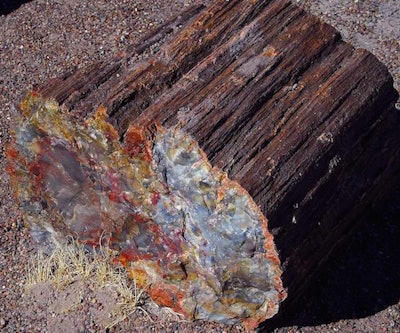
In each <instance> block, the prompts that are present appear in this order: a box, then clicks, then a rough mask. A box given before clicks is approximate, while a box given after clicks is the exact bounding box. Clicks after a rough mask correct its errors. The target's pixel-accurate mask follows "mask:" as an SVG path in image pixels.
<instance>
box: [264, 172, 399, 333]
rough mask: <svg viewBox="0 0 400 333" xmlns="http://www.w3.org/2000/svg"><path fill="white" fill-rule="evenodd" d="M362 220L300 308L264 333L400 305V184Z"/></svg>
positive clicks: (286, 313)
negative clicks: (399, 303)
mask: <svg viewBox="0 0 400 333" xmlns="http://www.w3.org/2000/svg"><path fill="white" fill-rule="evenodd" d="M360 222H361V223H360V226H359V227H358V228H357V229H356V231H355V232H354V234H353V235H351V236H350V237H349V239H348V241H347V242H346V245H345V246H344V247H343V248H342V251H341V252H340V253H337V254H336V255H334V256H333V257H332V258H330V259H329V260H328V262H326V263H325V264H324V266H323V268H322V271H321V273H320V274H319V275H318V276H317V277H316V278H315V279H314V280H313V281H312V283H310V287H308V288H307V290H306V291H305V292H304V294H303V296H302V299H301V300H299V301H298V303H297V305H296V306H295V308H294V309H292V308H291V309H285V310H284V311H283V312H284V313H282V314H280V315H278V316H276V317H275V318H273V319H271V320H269V321H267V322H266V323H265V327H264V328H263V329H262V330H261V332H270V331H272V330H273V329H275V328H279V327H287V326H300V327H301V326H314V325H320V324H327V323H331V322H336V321H338V320H340V319H356V318H363V317H367V316H370V315H373V314H375V313H377V312H379V311H381V310H383V309H385V308H387V307H388V306H390V305H393V304H396V303H398V302H399V299H400V180H399V182H398V184H397V185H396V186H395V188H394V189H393V190H391V191H390V193H389V194H388V195H386V196H385V198H384V199H383V200H382V201H381V202H380V204H379V205H378V206H377V207H375V208H371V211H370V212H368V214H367V215H366V216H365V217H364V218H363V219H362V220H361V221H360Z"/></svg>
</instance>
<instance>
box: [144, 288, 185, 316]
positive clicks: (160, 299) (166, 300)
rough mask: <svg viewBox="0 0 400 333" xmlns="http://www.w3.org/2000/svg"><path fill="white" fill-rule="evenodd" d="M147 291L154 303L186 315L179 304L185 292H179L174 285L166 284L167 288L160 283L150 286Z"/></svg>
mask: <svg viewBox="0 0 400 333" xmlns="http://www.w3.org/2000/svg"><path fill="white" fill-rule="evenodd" d="M148 293H149V295H150V297H151V298H152V299H153V300H154V301H155V302H156V303H158V304H160V305H162V306H167V307H169V308H171V309H172V310H174V311H175V312H178V313H182V314H184V315H186V314H185V311H184V310H183V309H182V306H181V303H182V300H183V298H184V297H185V294H184V293H183V292H180V291H179V290H178V288H176V287H175V286H171V287H170V286H168V288H165V286H162V285H156V286H151V288H150V289H149V290H148Z"/></svg>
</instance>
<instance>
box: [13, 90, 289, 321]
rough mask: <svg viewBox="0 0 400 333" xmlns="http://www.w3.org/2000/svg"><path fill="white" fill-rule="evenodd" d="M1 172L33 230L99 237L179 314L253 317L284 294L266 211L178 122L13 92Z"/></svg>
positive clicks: (42, 235) (39, 237) (49, 240)
mask: <svg viewBox="0 0 400 333" xmlns="http://www.w3.org/2000/svg"><path fill="white" fill-rule="evenodd" d="M20 113H21V114H20V115H19V119H18V124H17V126H16V127H15V130H14V135H13V137H14V139H13V142H12V143H11V144H10V146H9V147H8V150H7V157H8V161H9V170H8V171H9V173H10V175H11V180H12V182H13V185H14V187H15V192H16V195H17V197H18V199H19V200H20V203H21V206H22V207H23V210H24V220H25V222H26V224H27V226H29V228H30V230H31V233H32V237H33V239H34V240H35V241H36V242H38V243H39V244H42V245H43V246H46V247H48V248H51V245H52V244H54V242H64V241H65V240H66V239H67V237H69V236H73V237H75V238H76V239H78V240H79V241H80V242H83V243H85V244H87V245H90V246H95V247H96V246H99V245H100V244H101V245H102V246H109V247H111V248H112V249H114V250H115V251H117V252H118V254H119V256H118V260H119V262H121V263H122V264H123V265H124V266H125V267H126V269H128V270H129V273H130V275H131V276H132V278H135V279H136V281H137V282H138V283H139V285H141V286H142V287H146V288H147V291H148V293H149V295H150V297H151V298H152V299H153V300H154V301H155V302H157V303H158V304H160V305H162V306H167V307H170V308H172V309H173V310H174V311H176V312H178V313H181V314H183V315H184V317H185V318H186V319H188V320H194V319H208V320H214V321H219V322H223V323H231V324H232V323H240V322H242V323H243V324H244V325H245V326H246V327H248V328H250V329H252V328H255V327H256V326H257V325H258V324H259V323H260V322H261V321H264V320H265V319H267V318H270V317H272V316H273V315H274V314H275V313H276V312H277V311H278V306H279V303H280V302H281V301H282V300H283V299H284V298H285V291H284V289H283V288H282V282H281V279H280V275H281V270H280V268H279V259H278V256H277V253H276V250H275V246H274V243H273V237H272V236H271V234H270V233H269V232H268V230H267V221H266V219H265V217H264V216H263V214H262V213H261V211H260V209H259V208H258V206H257V205H256V204H255V203H254V202H253V200H252V198H251V197H250V195H249V194H248V193H247V192H246V191H245V190H244V189H243V188H242V187H240V186H239V185H238V184H237V183H236V182H234V181H232V180H230V179H229V178H228V177H227V176H226V174H225V173H224V172H222V171H220V170H218V169H217V168H213V167H212V166H211V165H210V163H209V162H208V160H207V156H206V155H205V153H204V152H203V151H202V150H201V149H200V148H199V146H198V144H197V143H196V142H195V141H194V140H193V139H192V138H191V137H190V136H189V135H187V134H186V133H184V132H183V131H182V130H180V129H179V128H171V129H165V128H162V127H161V126H156V125H154V126H153V127H152V128H150V129H145V128H141V127H138V126H131V127H130V128H129V129H128V131H127V132H126V134H125V135H124V137H123V139H122V140H121V141H120V138H119V136H118V133H117V131H116V130H115V129H114V128H113V126H112V125H110V124H109V123H107V122H106V110H105V109H104V108H99V109H98V110H97V111H96V113H95V115H94V116H93V117H92V118H90V119H88V120H87V121H85V123H78V122H77V121H76V120H74V119H72V118H71V117H70V115H69V114H68V112H67V111H66V110H62V109H61V108H60V107H59V106H58V104H57V103H56V102H55V101H53V100H42V99H41V98H40V96H37V95H36V94H35V93H31V94H29V95H28V96H27V97H26V98H25V99H24V100H23V101H22V103H21V106H20Z"/></svg>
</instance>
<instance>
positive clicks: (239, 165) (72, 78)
mask: <svg viewBox="0 0 400 333" xmlns="http://www.w3.org/2000/svg"><path fill="white" fill-rule="evenodd" d="M39 91H40V92H41V93H42V94H43V95H44V97H55V98H56V100H57V101H58V102H59V103H61V104H64V105H65V106H66V107H68V108H69V109H70V110H71V111H72V112H73V113H75V114H77V115H83V116H86V115H88V114H89V113H91V112H93V111H94V110H95V109H96V107H97V106H99V105H104V106H105V107H106V108H107V110H108V114H109V117H110V118H109V120H110V122H111V123H113V124H114V125H115V126H116V128H117V129H118V130H119V132H120V134H121V135H123V134H124V132H125V131H126V129H127V127H128V126H129V124H136V125H149V124H151V123H153V122H158V123H161V124H162V125H165V126H167V127H168V126H173V125H175V124H177V123H179V124H180V126H181V127H182V128H183V129H185V130H186V131H187V132H188V133H190V134H191V135H192V136H193V137H194V138H195V139H196V140H197V141H198V142H199V143H200V145H201V147H202V148H203V149H204V150H205V152H206V153H207V155H208V157H209V159H210V160H211V162H212V163H213V164H215V165H217V166H218V167H220V168H222V169H223V170H225V171H226V172H227V173H228V175H229V176H230V177H231V178H233V179H235V180H237V181H238V182H239V183H240V184H241V185H242V186H243V187H244V188H246V189H247V190H248V191H249V193H250V194H251V195H252V197H253V198H254V200H255V202H256V203H257V204H259V205H260V207H261V208H262V210H263V212H264V214H265V215H266V216H267V218H268V220H269V228H270V230H271V231H272V232H273V233H274V235H275V242H276V245H277V248H278V251H279V253H280V257H281V260H282V262H283V269H284V276H283V279H284V284H285V286H286V287H288V293H289V298H288V300H287V301H286V305H287V306H289V305H290V304H295V301H296V299H297V298H298V297H299V296H300V295H301V290H302V288H303V287H304V285H305V284H306V282H307V281H308V280H309V277H310V276H311V275H313V274H314V273H315V272H316V271H317V270H318V266H319V264H320V263H321V262H322V261H323V260H324V259H326V258H327V257H328V256H329V254H330V253H331V252H332V251H334V250H335V247H337V246H338V244H340V241H341V240H342V239H343V238H345V237H346V235H347V234H348V233H349V232H350V231H351V230H352V229H353V228H354V227H355V226H356V222H357V221H358V218H359V216H360V215H362V214H363V212H364V211H365V210H366V209H367V208H368V206H370V205H371V204H373V203H374V201H375V200H376V198H379V197H380V195H381V194H382V193H384V191H385V189H386V187H387V186H388V185H389V183H390V180H391V177H392V176H393V175H394V174H395V173H396V172H398V171H399V170H398V169H399V168H398V165H400V164H399V147H400V138H399V136H398V135H397V134H396V130H397V128H398V126H399V119H398V115H396V114H395V110H394V103H395V101H396V98H397V93H396V91H395V90H394V88H393V81H392V78H391V77H390V75H389V73H388V72H387V70H386V68H385V67H384V66H383V65H382V64H381V63H380V62H379V61H378V60H377V59H376V58H375V57H374V56H373V55H372V54H370V53H368V52H367V51H364V50H355V49H354V48H353V47H352V46H351V45H348V44H346V43H344V42H343V41H341V39H340V35H339V34H338V32H337V31H336V30H335V29H333V28H332V27H330V26H328V25H326V24H324V23H321V22H319V21H318V20H317V19H315V18H314V17H312V16H310V15H308V14H306V13H305V12H304V11H303V10H301V9H299V8H298V7H297V6H295V5H293V4H292V3H290V2H288V1H282V0H275V1H274V0H271V1H258V2H252V1H229V2H226V1H219V2H217V3H216V4H215V5H213V6H211V7H203V6H200V7H195V8H192V9H190V10H188V11H186V12H185V13H183V14H182V15H181V16H180V17H178V18H176V19H175V20H172V21H170V22H167V23H166V24H165V25H164V26H163V27H161V28H159V29H158V30H157V31H154V32H151V33H149V34H148V35H147V36H145V37H144V38H143V39H142V40H141V41H140V42H139V43H137V44H136V45H133V46H132V47H131V48H129V49H128V50H127V52H126V53H125V54H122V55H118V56H116V57H114V58H112V59H110V60H109V61H108V62H104V63H101V64H96V65H93V66H92V67H90V68H84V69H81V70H79V71H77V72H75V73H67V74H66V75H65V76H64V77H62V78H60V79H55V80H52V81H50V82H48V84H46V85H44V86H42V87H40V88H39Z"/></svg>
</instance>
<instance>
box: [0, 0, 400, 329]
mask: <svg viewBox="0 0 400 333" xmlns="http://www.w3.org/2000/svg"><path fill="white" fill-rule="evenodd" d="M190 3H193V2H190ZM297 3H298V4H300V5H303V6H304V7H305V8H307V10H309V9H311V10H312V11H313V12H314V13H316V14H317V15H318V16H319V17H320V18H322V19H323V20H328V21H329V22H330V23H331V24H332V25H334V26H336V27H337V28H339V30H340V31H341V33H344V36H345V37H346V38H347V40H351V42H352V43H353V45H355V46H357V47H367V48H368V49H369V50H370V51H372V52H373V53H374V54H376V55H378V56H379V57H380V59H381V60H382V61H383V62H384V63H385V64H386V65H388V66H389V67H390V68H391V73H392V75H393V76H394V78H395V82H397V86H399V75H398V73H399V69H400V66H399V55H400V52H399V49H398V48H399V44H398V41H399V40H400V36H399V35H398V30H396V29H386V28H385V26H386V25H389V26H390V25H391V24H393V23H395V22H398V20H399V18H398V16H396V15H398V14H399V13H400V11H399V5H400V3H399V2H398V1H396V0H384V1H377V0H366V1H351V2H349V1H342V0H315V1H314V0H313V1H308V0H302V1H298V2H297ZM187 4H189V1H162V2H161V1H157V2H155V1H140V2H139V1H118V2H117V1H102V0H89V1H85V2H81V3H79V4H78V3H77V2H75V1H71V2H70V1H68V2H67V1H65V2H63V1H54V2H47V1H41V0H35V1H32V2H30V3H27V4H25V5H23V6H21V8H19V9H18V10H17V11H16V12H13V13H11V14H10V15H8V16H6V17H0V30H1V33H0V52H1V55H2V57H1V58H0V62H1V65H0V80H1V81H0V90H1V94H0V104H1V110H0V112H1V117H0V146H1V149H2V152H3V147H4V143H5V142H7V141H8V140H9V136H8V130H9V128H10V121H11V119H12V118H11V114H10V109H11V106H12V105H14V104H16V101H20V99H21V97H22V95H23V94H25V92H26V89H27V85H32V84H35V83H36V84H39V83H42V82H43V81H44V80H47V79H48V78H49V77H56V76H59V75H60V74H61V73H63V72H65V71H66V70H71V69H73V68H74V67H75V66H78V67H84V66H86V65H87V64H89V63H92V62H95V61H97V60H101V59H105V58H106V57H108V56H109V55H111V54H115V53H116V52H119V51H124V50H125V46H126V45H127V44H129V43H131V42H134V41H136V40H137V37H138V36H140V35H141V34H142V33H143V31H146V30H148V29H149V28H151V26H155V25H159V24H160V23H161V22H162V21H163V20H165V19H166V18H168V17H171V16H172V15H174V14H176V13H178V12H180V11H181V10H182V9H183V8H185V6H186V5H187ZM376 21H380V24H379V25H376V24H374V22H376ZM360 23H365V24H367V25H368V26H369V28H368V29H366V30H361V29H362V26H361V24H360ZM377 27H384V29H377ZM396 73H397V74H396ZM0 166H1V167H0V187H1V191H0V203H1V204H0V215H1V229H0V233H1V241H0V247H1V248H0V251H1V254H2V255H1V256H0V267H1V269H0V299H1V304H0V317H1V318H0V325H1V327H3V328H2V331H4V332H22V331H29V332H45V331H52V332H56V331H55V330H53V328H54V326H51V327H48V326H47V325H46V322H47V321H52V320H53V319H52V318H53V316H54V313H51V312H46V309H47V303H48V301H47V299H46V300H43V302H42V303H40V302H39V300H38V299H25V300H24V299H23V300H22V301H21V294H23V292H24V291H23V284H24V281H25V267H26V262H27V258H28V257H29V255H30V253H31V252H32V251H33V250H32V248H31V245H30V237H29V234H28V232H27V231H26V229H25V228H24V227H23V224H22V222H21V219H20V215H21V214H20V213H19V211H18V207H17V205H16V203H15V200H14V199H13V198H12V196H11V189H10V186H9V181H8V177H7V175H6V172H5V159H4V156H3V155H2V157H1V159H0ZM393 182H394V183H396V182H398V179H397V178H396V179H393ZM398 198H400V195H399V193H398V192H394V193H392V195H391V196H389V197H388V198H387V204H385V205H380V206H377V207H375V215H373V216H372V217H370V218H369V220H367V221H366V223H365V224H364V226H365V227H364V228H363V230H362V231H363V232H362V233H359V234H358V236H357V237H355V238H352V246H351V247H349V248H346V251H345V253H344V254H342V255H340V256H337V258H335V260H332V261H330V262H329V265H328V266H327V268H326V270H325V275H324V276H323V277H321V279H320V280H318V281H317V283H316V284H315V286H314V288H313V289H310V291H309V293H308V296H307V297H304V299H303V305H304V306H302V311H298V312H296V313H294V314H293V315H292V317H291V320H287V321H286V322H284V323H280V325H279V326H278V327H280V328H277V329H276V331H275V332H279V333H282V332H351V333H354V332H357V333H365V332H369V333H376V332H399V326H400V311H399V306H398V305H396V304H398V296H399V295H398V293H397V292H396V291H398V290H399V281H400V277H399V273H398V269H396V267H398V258H399V255H400V254H398V251H399V247H398V239H399V237H400V230H399V227H398V226H399V223H398V220H399V219H398V216H399V211H400V210H399V207H398V201H399V200H398ZM396 202H397V203H396ZM396 251H397V252H396ZM378 266H379V267H380V268H381V269H379V270H376V269H375V268H376V267H378ZM315 289H317V290H315ZM83 293H84V299H85V302H87V304H89V303H90V304H91V302H90V301H91V300H92V297H93V294H91V291H90V289H88V288H87V289H85V290H84V291H83ZM359 295H361V296H362V297H361V298H360V297H358V296H359ZM56 297H57V295H56V294H49V295H48V299H49V300H54V298H56ZM85 304H86V303H84V305H85ZM392 304H395V305H392ZM82 311H83V312H85V313H88V312H87V311H86V308H85V307H83V309H80V308H78V309H77V311H76V312H72V311H71V312H69V313H68V314H64V317H63V319H64V321H63V322H61V324H60V325H58V326H57V329H58V330H59V332H63V326H64V327H73V329H75V331H73V332H79V331H80V328H79V327H77V326H76V325H69V324H68V320H67V318H69V317H73V316H74V317H75V318H77V319H80V316H81V315H82ZM60 316H61V314H60ZM357 318H362V319H357ZM60 320H62V318H60ZM83 326H84V329H83V330H82V331H86V332H98V331H99V328H98V327H96V326H95V324H94V322H93V321H92V319H91V318H90V316H89V315H88V316H86V317H85V318H84V323H83ZM289 326H290V327H289ZM111 331H112V332H116V331H117V332H126V331H131V332H144V331H149V332H150V331H153V332H154V331H157V332H176V331H179V332H222V331H225V332H242V331H243V330H242V329H241V328H240V327H238V326H229V327H227V326H218V325H210V324H209V323H206V322H203V321H199V322H197V323H195V324H190V323H182V322H180V323H179V322H176V321H168V322H159V321H156V322H154V323H149V322H147V321H146V319H143V318H142V320H141V321H140V320H138V319H137V318H134V319H132V320H131V321H129V322H127V323H121V324H120V325H119V326H118V327H116V328H114V329H112V330H111Z"/></svg>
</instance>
